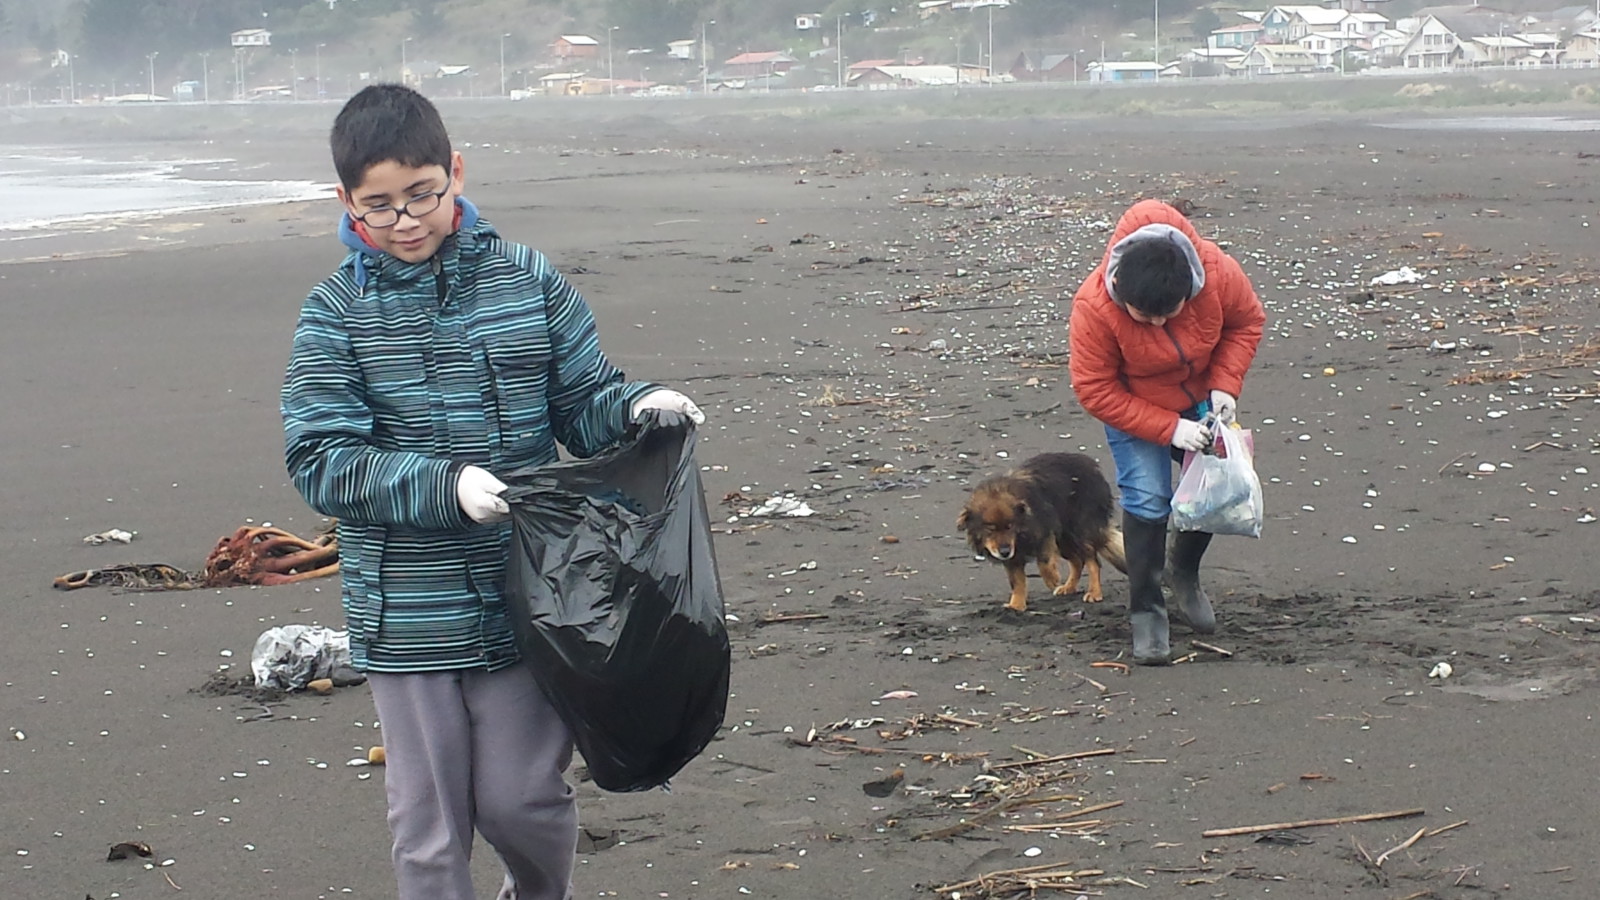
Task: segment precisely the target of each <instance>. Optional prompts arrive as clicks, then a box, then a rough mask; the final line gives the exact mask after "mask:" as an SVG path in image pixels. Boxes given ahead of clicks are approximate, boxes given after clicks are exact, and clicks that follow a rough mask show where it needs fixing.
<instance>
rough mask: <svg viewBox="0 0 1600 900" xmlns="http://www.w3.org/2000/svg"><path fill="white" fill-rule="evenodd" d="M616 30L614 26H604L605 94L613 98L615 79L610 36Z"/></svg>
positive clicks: (615, 85)
mask: <svg viewBox="0 0 1600 900" xmlns="http://www.w3.org/2000/svg"><path fill="white" fill-rule="evenodd" d="M616 30H617V26H615V25H607V26H606V93H608V94H610V95H611V96H613V97H615V96H616V95H617V79H616V77H615V75H614V73H615V71H616V70H615V69H613V68H612V67H611V34H612V32H614V31H616Z"/></svg>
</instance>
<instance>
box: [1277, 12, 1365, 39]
mask: <svg viewBox="0 0 1600 900" xmlns="http://www.w3.org/2000/svg"><path fill="white" fill-rule="evenodd" d="M1349 16H1350V13H1348V12H1345V11H1344V10H1342V9H1328V8H1326V7H1322V6H1274V7H1272V8H1271V9H1269V10H1267V14H1266V15H1265V16H1263V17H1262V18H1261V24H1262V26H1263V28H1264V29H1265V39H1266V40H1267V42H1269V43H1273V44H1291V43H1294V42H1295V41H1298V40H1300V39H1301V38H1303V37H1305V36H1306V35H1308V34H1310V33H1311V32H1313V31H1343V30H1344V25H1343V23H1344V20H1345V19H1346V18H1348V17H1349Z"/></svg>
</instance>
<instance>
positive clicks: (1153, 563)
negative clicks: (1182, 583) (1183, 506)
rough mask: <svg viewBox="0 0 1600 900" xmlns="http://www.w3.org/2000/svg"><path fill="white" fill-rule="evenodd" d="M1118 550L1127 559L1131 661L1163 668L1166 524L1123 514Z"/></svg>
mask: <svg viewBox="0 0 1600 900" xmlns="http://www.w3.org/2000/svg"><path fill="white" fill-rule="evenodd" d="M1122 546H1123V550H1124V551H1125V553H1126V554H1127V557H1128V625H1129V627H1130V628H1131V629H1132V630H1133V661H1134V662H1136V663H1138V664H1139V665H1141V666H1164V665H1167V664H1168V663H1170V662H1171V661H1172V643H1171V641H1170V639H1169V636H1168V634H1167V601H1166V598H1165V597H1163V596H1162V594H1161V571H1162V569H1163V568H1165V565H1166V555H1167V520H1166V519H1157V520H1155V521H1151V520H1150V519H1141V518H1139V517H1138V516H1136V515H1134V514H1132V513H1130V512H1126V511H1124V512H1123V514H1122Z"/></svg>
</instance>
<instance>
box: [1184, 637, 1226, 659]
mask: <svg viewBox="0 0 1600 900" xmlns="http://www.w3.org/2000/svg"><path fill="white" fill-rule="evenodd" d="M1189 646H1191V647H1194V648H1195V649H1197V650H1204V651H1206V652H1207V653H1215V654H1217V655H1218V656H1221V657H1223V658H1227V657H1230V656H1232V655H1233V651H1232V650H1224V649H1223V648H1221V647H1218V646H1217V645H1216V644H1208V643H1206V642H1205V641H1190V642H1189Z"/></svg>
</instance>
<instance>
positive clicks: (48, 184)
mask: <svg viewBox="0 0 1600 900" xmlns="http://www.w3.org/2000/svg"><path fill="white" fill-rule="evenodd" d="M250 174H251V173H250V172H249V171H248V170H247V169H246V168H245V167H243V166H241V165H240V164H238V163H237V162H236V161H234V160H231V159H137V160H128V159H121V160H119V159H111V158H96V157H94V156H90V155H86V154H85V153H83V152H81V151H75V150H65V149H39V150H18V149H15V148H11V149H0V239H8V238H10V239H15V238H19V237H27V236H36V235H38V234H39V233H40V232H41V231H50V230H54V229H56V228H58V227H61V226H65V225H71V224H74V223H86V222H94V221H96V220H105V219H115V218H122V217H126V216H159V215H164V214H168V213H175V212H189V211H194V210H204V209H225V208H231V207H236V206H257V205H261V204H269V203H288V202H292V201H297V200H316V199H323V198H328V197H331V196H332V185H331V184H325V183H319V182H312V181H281V180H262V179H253V178H250V177H248V176H249V175H250Z"/></svg>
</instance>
